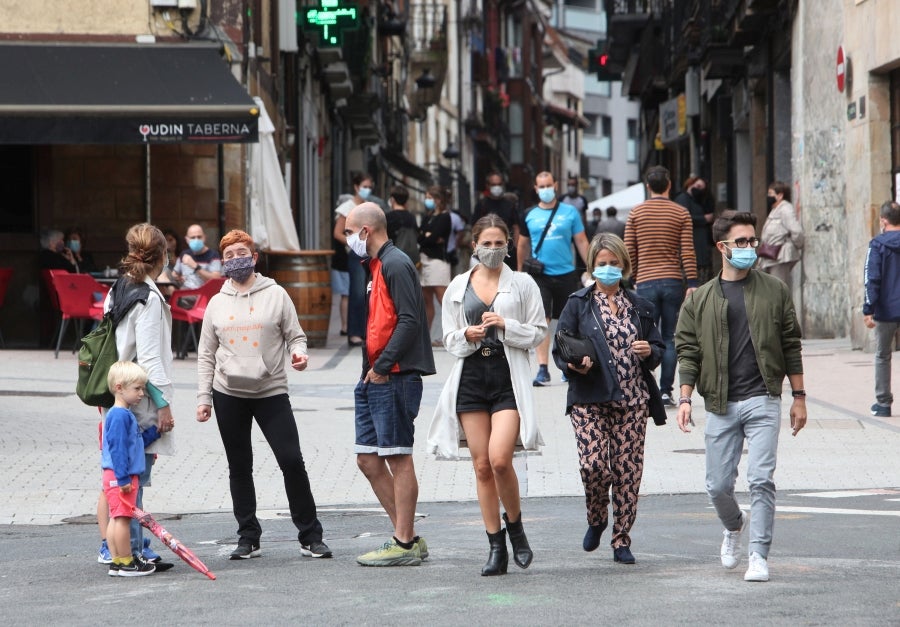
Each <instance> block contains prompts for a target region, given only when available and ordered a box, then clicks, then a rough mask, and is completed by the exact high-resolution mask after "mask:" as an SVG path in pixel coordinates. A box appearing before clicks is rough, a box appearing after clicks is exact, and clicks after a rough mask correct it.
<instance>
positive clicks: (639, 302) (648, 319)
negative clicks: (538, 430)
mask: <svg viewBox="0 0 900 627" xmlns="http://www.w3.org/2000/svg"><path fill="white" fill-rule="evenodd" d="M593 292H594V286H593V285H590V286H588V287H585V288H582V289H580V290H578V291H577V292H575V293H574V294H572V295H571V296H569V300H568V301H567V302H566V306H565V307H564V308H563V311H562V313H561V314H560V316H559V323H558V325H557V329H565V330H566V331H570V332H572V333H575V334H577V335H580V336H582V337H587V338H590V340H591V343H592V344H593V345H594V352H595V353H596V354H597V362H596V363H595V364H594V366H593V367H592V368H591V369H590V370H589V371H588V372H587V374H581V373H580V372H575V371H574V370H569V367H568V365H567V364H566V362H565V361H563V359H562V357H561V356H560V355H559V351H558V350H557V348H556V345H555V343H554V347H553V361H554V362H556V365H557V366H558V367H559V368H560V370H562V371H563V372H565V373H566V376H567V377H568V379H569V392H568V394H567V396H566V413H568V412H569V411H570V410H571V408H572V405H576V404H578V405H585V404H588V403H608V402H610V401H619V400H622V399H623V397H624V395H623V393H622V389H621V388H620V387H619V380H618V377H617V376H616V367H615V363H614V362H613V358H612V354H611V352H610V350H609V345H608V344H607V342H606V329H605V328H601V327H602V325H603V322H602V320H601V319H600V317H599V316H595V315H594V314H593V313H592V312H591V308H592V307H595V306H596V305H594V302H593ZM624 293H625V297H626V298H627V299H628V300H629V301H630V302H631V304H632V309H631V322H632V324H634V327H635V329H637V339H639V340H646V341H648V342H649V343H650V355H649V356H648V357H647V358H646V359H644V360H642V361H641V374H643V376H644V381H645V382H646V383H647V390H648V391H649V392H650V400H649V402H648V404H649V406H650V415H651V416H652V417H653V422H654V423H656V424H657V425H663V424H665V423H666V408H665V406H664V405H663V402H662V396H661V394H660V392H659V386H658V385H657V383H656V379H655V378H654V377H653V373H652V370H653V369H654V368H656V367H657V366H658V365H659V362H660V360H661V359H662V355H663V352H664V351H665V349H666V345H665V343H664V342H663V341H662V336H661V335H660V334H659V330H658V329H657V328H656V323H655V321H654V316H653V305H651V304H650V303H649V302H648V301H646V300H644V299H643V298H641V297H639V296H638V295H637V294H635V293H634V292H631V291H629V290H624Z"/></svg>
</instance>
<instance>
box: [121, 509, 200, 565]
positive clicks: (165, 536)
mask: <svg viewBox="0 0 900 627" xmlns="http://www.w3.org/2000/svg"><path fill="white" fill-rule="evenodd" d="M131 515H132V517H134V519H135V520H137V521H138V522H139V523H141V525H143V526H144V527H146V528H147V530H148V531H149V532H150V533H152V534H153V535H155V536H156V537H157V538H159V539H160V540H162V543H163V544H165V545H166V546H167V547H169V548H170V549H172V551H173V552H174V553H175V555H177V556H178V557H180V558H181V559H183V560H184V561H185V562H187V564H188V565H189V566H190V567H191V568H193V569H194V570H196V571H197V572H198V573H201V574H203V575H206V576H207V577H209V578H210V579H215V578H216V576H215V575H214V574H212V573H211V572H209V569H208V568H207V567H206V564H204V563H203V562H201V561H200V558H199V557H197V556H196V555H195V554H194V552H193V551H192V550H190V549H189V548H187V547H186V546H184V545H183V544H182V543H181V541H180V540H178V538H176V537H175V536H173V535H172V534H171V533H169V532H168V531H166V528H165V527H163V526H162V525H160V524H159V523H158V522H156V519H155V518H153V515H152V514H149V513H147V512H145V511H144V510H142V509H140V508H139V507H133V508H131Z"/></svg>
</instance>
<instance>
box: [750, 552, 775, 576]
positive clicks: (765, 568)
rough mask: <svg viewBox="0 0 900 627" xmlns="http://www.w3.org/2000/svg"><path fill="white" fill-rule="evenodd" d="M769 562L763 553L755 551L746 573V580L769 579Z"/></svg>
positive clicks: (751, 555)
mask: <svg viewBox="0 0 900 627" xmlns="http://www.w3.org/2000/svg"><path fill="white" fill-rule="evenodd" d="M768 580H769V563H768V562H767V561H766V558H764V557H763V556H762V555H760V554H759V553H757V552H756V551H754V552H753V553H751V554H750V566H749V568H747V572H746V573H744V581H768Z"/></svg>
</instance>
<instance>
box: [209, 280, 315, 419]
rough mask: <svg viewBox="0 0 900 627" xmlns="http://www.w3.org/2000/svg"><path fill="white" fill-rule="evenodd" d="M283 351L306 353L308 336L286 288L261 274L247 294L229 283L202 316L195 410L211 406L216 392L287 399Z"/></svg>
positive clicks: (242, 396) (243, 396)
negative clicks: (198, 407) (281, 396)
mask: <svg viewBox="0 0 900 627" xmlns="http://www.w3.org/2000/svg"><path fill="white" fill-rule="evenodd" d="M285 348H287V350H288V353H289V354H295V353H296V354H300V355H305V354H306V334H305V333H304V332H303V329H301V328H300V323H299V322H298V321H297V310H296V309H295V307H294V303H293V302H292V301H291V298H290V296H288V293H287V292H286V291H285V290H284V288H283V287H281V286H280V285H278V284H277V283H275V281H273V280H272V279H270V278H268V277H264V276H262V275H261V274H257V275H256V281H255V282H254V283H253V286H252V287H251V288H250V289H249V290H248V291H246V292H243V293H241V292H238V291H237V290H236V289H235V288H234V285H233V284H232V282H231V281H230V280H229V281H225V284H224V285H223V286H222V291H221V292H219V293H218V294H216V295H215V296H213V297H212V298H211V299H210V301H209V305H207V307H206V313H205V315H204V317H203V331H202V332H201V334H200V346H199V348H198V350H197V373H198V383H197V386H198V388H197V389H198V391H197V405H212V390H213V388H215V389H216V390H217V391H219V392H222V393H223V394H228V395H230V396H237V397H240V398H266V397H269V396H275V395H277V394H286V393H287V391H288V383H287V373H286V371H285V359H286V354H285Z"/></svg>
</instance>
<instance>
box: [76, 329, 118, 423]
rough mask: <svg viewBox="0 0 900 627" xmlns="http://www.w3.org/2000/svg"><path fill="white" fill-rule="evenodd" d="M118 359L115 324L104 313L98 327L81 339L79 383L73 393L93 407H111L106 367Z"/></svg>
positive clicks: (112, 398)
mask: <svg viewBox="0 0 900 627" xmlns="http://www.w3.org/2000/svg"><path fill="white" fill-rule="evenodd" d="M117 361H119V349H118V347H116V325H115V324H114V323H113V320H112V315H111V314H108V313H107V314H106V315H105V316H103V320H101V321H100V324H98V325H97V327H96V328H95V329H94V330H93V331H91V332H90V333H88V334H87V335H85V336H84V337H83V338H82V339H81V348H79V349H78V383H76V384H75V393H76V394H77V395H78V398H80V399H81V400H82V401H83V402H84V403H85V404H87V405H90V406H92V407H97V406H100V407H112V406H113V403H115V400H116V399H115V397H114V396H113V395H112V393H111V392H110V391H109V386H108V385H107V382H106V377H107V375H108V374H109V367H110V366H112V365H113V364H114V363H116V362H117Z"/></svg>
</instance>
